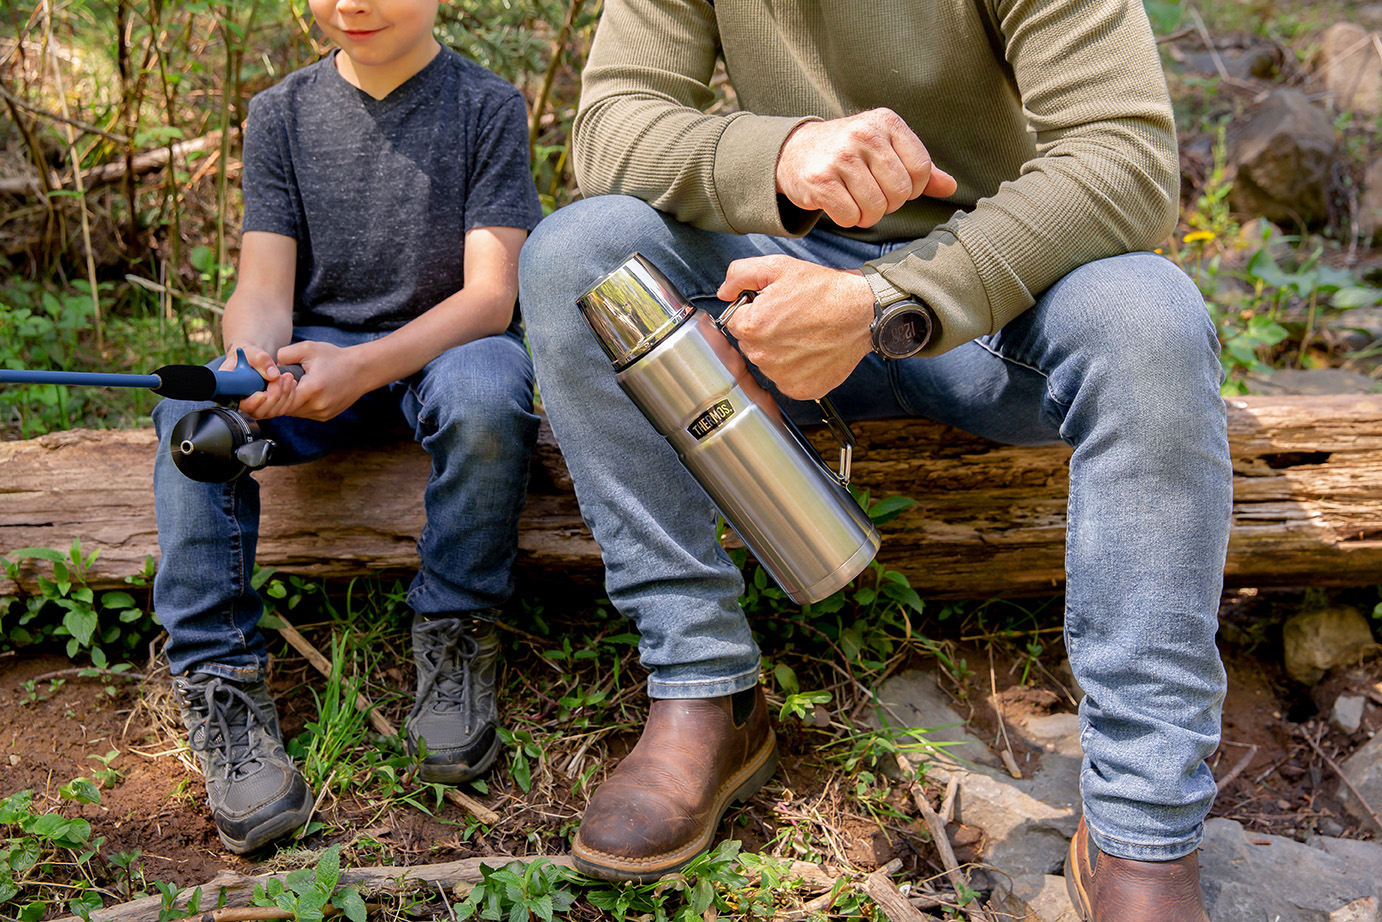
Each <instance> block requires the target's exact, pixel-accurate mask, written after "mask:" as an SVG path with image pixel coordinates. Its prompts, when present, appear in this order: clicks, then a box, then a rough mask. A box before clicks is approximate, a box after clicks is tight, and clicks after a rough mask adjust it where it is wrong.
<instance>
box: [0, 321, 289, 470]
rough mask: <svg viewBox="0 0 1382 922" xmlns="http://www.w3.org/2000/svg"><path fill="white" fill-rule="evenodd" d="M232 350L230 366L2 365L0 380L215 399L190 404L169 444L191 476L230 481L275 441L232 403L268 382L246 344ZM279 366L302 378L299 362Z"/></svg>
mask: <svg viewBox="0 0 1382 922" xmlns="http://www.w3.org/2000/svg"><path fill="white" fill-rule="evenodd" d="M235 356H236V361H235V367H234V368H232V369H230V370H229V371H219V370H215V369H211V368H207V367H206V366H205V365H164V366H163V367H162V368H159V369H157V370H155V371H154V372H153V373H152V374H147V375H132V374H105V373H101V372H86V371H28V370H24V369H12V368H0V384H66V385H76V386H79V387H137V388H138V387H142V388H148V389H149V390H151V391H153V392H154V393H155V394H158V395H159V396H160V397H171V398H174V399H177V400H212V401H215V402H216V404H217V406H213V407H205V408H203V409H200V410H193V411H192V412H190V413H188V414H186V415H185V416H183V417H182V419H180V420H178V422H177V424H176V425H175V426H173V431H172V433H171V435H170V437H169V445H168V449H169V451H170V452H171V454H172V456H173V463H174V464H176V465H177V468H178V470H179V471H181V472H182V473H183V474H184V475H185V476H187V477H189V478H191V479H192V480H197V481H201V482H202V483H228V482H229V481H232V480H234V479H236V478H237V477H240V476H241V475H243V474H244V473H246V472H247V471H252V470H258V469H259V468H261V467H263V466H264V465H266V464H268V463H269V458H270V457H271V456H272V454H273V450H274V447H275V443H274V441H273V439H268V438H265V437H264V433H263V432H262V431H261V430H260V428H259V423H258V421H256V420H255V419H254V417H252V416H250V415H249V414H248V413H245V412H244V411H243V410H241V409H240V408H239V407H238V406H236V404H237V402H238V401H239V398H241V397H248V396H250V395H251V394H256V393H258V392H259V391H262V390H264V388H266V387H267V386H268V382H266V381H265V380H264V378H263V376H261V375H260V374H259V372H257V371H255V370H254V368H253V367H252V366H251V365H250V363H249V360H248V359H247V358H245V350H243V349H236V350H235ZM279 370H280V371H282V372H283V373H285V374H291V375H292V376H293V377H294V378H296V379H298V380H301V379H302V375H303V370H302V366H301V365H284V366H282V367H281V368H280V369H279Z"/></svg>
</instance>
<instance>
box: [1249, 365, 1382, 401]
mask: <svg viewBox="0 0 1382 922" xmlns="http://www.w3.org/2000/svg"><path fill="white" fill-rule="evenodd" d="M1378 387H1379V386H1378V382H1377V381H1374V380H1373V379H1372V378H1370V377H1368V376H1367V375H1362V374H1359V373H1358V372H1356V371H1345V370H1344V369H1342V368H1280V369H1272V370H1270V371H1266V372H1263V373H1262V374H1256V375H1249V376H1248V389H1249V390H1251V391H1252V393H1254V394H1317V395H1326V394H1373V393H1376V392H1377V390H1378Z"/></svg>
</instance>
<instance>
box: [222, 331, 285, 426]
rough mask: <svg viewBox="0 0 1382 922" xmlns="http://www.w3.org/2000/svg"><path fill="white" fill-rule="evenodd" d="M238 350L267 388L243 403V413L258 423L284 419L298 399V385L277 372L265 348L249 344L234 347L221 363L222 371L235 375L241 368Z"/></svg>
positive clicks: (229, 349) (228, 349)
mask: <svg viewBox="0 0 1382 922" xmlns="http://www.w3.org/2000/svg"><path fill="white" fill-rule="evenodd" d="M237 350H242V351H243V352H244V353H245V360H246V361H248V362H249V363H250V367H251V368H253V369H254V370H255V371H257V372H259V375H260V377H262V378H263V379H264V381H265V382H266V383H267V387H266V388H265V389H264V390H262V391H260V392H259V393H257V394H251V395H250V396H248V397H245V398H244V399H242V400H241V401H240V409H241V410H244V411H245V412H246V413H248V414H249V415H250V416H252V417H254V418H255V419H268V418H269V417H271V416H282V415H284V412H285V411H286V409H287V408H288V407H290V406H291V405H292V403H293V401H294V399H295V392H296V389H297V382H296V381H294V380H293V376H292V375H290V374H283V373H282V372H280V371H279V370H278V366H277V365H276V364H275V363H274V360H273V356H271V355H270V354H269V353H268V351H267V350H266V349H264V348H263V347H262V346H257V345H253V344H250V343H231V344H230V345H229V347H228V348H227V349H226V360H225V361H224V362H222V363H221V371H234V370H235V368H236V366H237V364H238V356H237V355H236V354H235V353H236V351H237Z"/></svg>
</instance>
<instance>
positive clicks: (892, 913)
mask: <svg viewBox="0 0 1382 922" xmlns="http://www.w3.org/2000/svg"><path fill="white" fill-rule="evenodd" d="M900 867H902V862H901V861H900V860H899V859H897V858H894V859H893V860H892V861H889V862H888V863H887V864H885V865H883V867H881V868H879V869H878V870H876V871H874V872H873V873H872V874H870V875H869V876H868V877H866V878H864V885H863V887H862V888H861V889H862V890H863V891H864V892H865V893H866V894H868V897H869V899H871V900H873V901H874V902H875V903H877V904H878V908H879V909H881V910H883V915H885V916H887V917H888V918H889V919H890V920H891V922H928V920H931V919H934V918H935V917H934V916H929V915H927V914H926V913H924V912H922V911H921V910H919V909H917V908H916V907H915V906H913V905H912V904H911V903H910V902H908V901H907V897H905V896H903V895H902V891H901V890H899V889H897V884H895V883H893V881H892V875H893V873H894V872H896V871H897V869H898V868H900Z"/></svg>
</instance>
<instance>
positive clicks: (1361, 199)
mask: <svg viewBox="0 0 1382 922" xmlns="http://www.w3.org/2000/svg"><path fill="white" fill-rule="evenodd" d="M1378 231H1382V159H1378V160H1374V161H1373V162H1372V163H1369V164H1368V168H1367V170H1365V171H1364V172H1363V193H1362V195H1360V196H1358V232H1359V233H1360V234H1362V236H1363V239H1364V240H1365V241H1374V240H1376V239H1377V235H1378Z"/></svg>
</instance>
